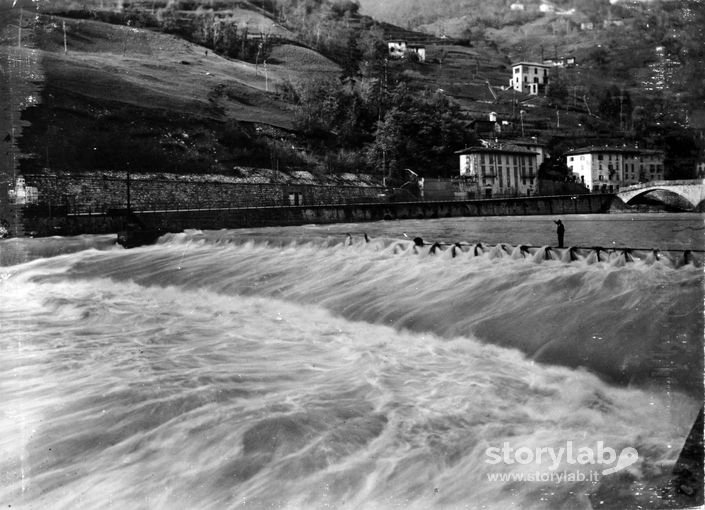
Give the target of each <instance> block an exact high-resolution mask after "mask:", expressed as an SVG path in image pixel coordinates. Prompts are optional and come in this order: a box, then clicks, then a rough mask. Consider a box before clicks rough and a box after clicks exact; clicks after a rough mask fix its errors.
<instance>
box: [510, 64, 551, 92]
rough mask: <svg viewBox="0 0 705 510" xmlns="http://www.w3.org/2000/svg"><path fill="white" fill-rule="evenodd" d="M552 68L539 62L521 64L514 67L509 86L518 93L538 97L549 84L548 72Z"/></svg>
mask: <svg viewBox="0 0 705 510" xmlns="http://www.w3.org/2000/svg"><path fill="white" fill-rule="evenodd" d="M551 67H552V66H548V65H545V64H539V63H538V62H519V63H517V64H514V65H513V66H512V79H511V80H510V81H509V85H510V86H511V87H512V88H513V89H514V90H516V91H517V92H523V93H525V94H532V95H537V94H539V93H540V92H543V90H544V88H545V87H546V84H547V83H548V71H549V69H550V68H551Z"/></svg>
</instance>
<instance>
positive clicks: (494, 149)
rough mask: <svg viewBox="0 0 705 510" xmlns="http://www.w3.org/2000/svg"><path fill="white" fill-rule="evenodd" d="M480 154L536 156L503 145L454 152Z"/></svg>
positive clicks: (523, 150) (531, 152) (514, 146)
mask: <svg viewBox="0 0 705 510" xmlns="http://www.w3.org/2000/svg"><path fill="white" fill-rule="evenodd" d="M480 152H484V153H488V154H497V153H502V154H527V155H529V156H536V153H535V152H533V151H530V150H526V149H522V148H521V147H517V146H516V145H510V144H505V145H499V146H494V147H479V146H478V147H467V148H465V149H463V150H459V151H455V153H456V154H461V155H462V154H477V153H480Z"/></svg>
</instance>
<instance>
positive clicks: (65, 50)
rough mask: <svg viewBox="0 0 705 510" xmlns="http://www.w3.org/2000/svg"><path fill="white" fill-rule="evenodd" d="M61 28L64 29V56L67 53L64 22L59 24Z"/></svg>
mask: <svg viewBox="0 0 705 510" xmlns="http://www.w3.org/2000/svg"><path fill="white" fill-rule="evenodd" d="M61 27H62V28H63V29H64V54H66V53H68V52H69V49H68V46H67V44H66V21H62V22H61ZM123 54H124V52H123Z"/></svg>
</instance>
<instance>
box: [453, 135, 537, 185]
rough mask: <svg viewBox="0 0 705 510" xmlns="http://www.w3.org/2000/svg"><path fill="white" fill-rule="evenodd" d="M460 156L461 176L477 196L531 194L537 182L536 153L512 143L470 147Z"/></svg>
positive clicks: (463, 183) (463, 182) (464, 183)
mask: <svg viewBox="0 0 705 510" xmlns="http://www.w3.org/2000/svg"><path fill="white" fill-rule="evenodd" d="M456 154H458V155H459V156H460V177H461V178H462V181H461V182H462V186H463V188H464V190H465V191H467V192H469V193H471V194H472V195H474V196H478V197H479V196H482V197H486V198H490V197H492V196H494V195H504V196H508V195H509V196H521V195H532V194H533V193H534V190H535V189H536V184H537V181H536V179H537V173H538V164H537V154H536V153H535V152H532V151H529V150H526V149H522V148H520V147H517V146H513V145H504V146H497V147H470V148H468V149H464V150H461V151H458V152H456Z"/></svg>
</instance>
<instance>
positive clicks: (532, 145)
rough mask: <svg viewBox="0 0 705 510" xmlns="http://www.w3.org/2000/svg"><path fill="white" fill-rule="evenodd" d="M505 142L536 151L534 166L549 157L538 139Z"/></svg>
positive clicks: (539, 164)
mask: <svg viewBox="0 0 705 510" xmlns="http://www.w3.org/2000/svg"><path fill="white" fill-rule="evenodd" d="M506 143H507V144H509V145H515V146H517V147H519V148H520V149H525V150H527V151H531V152H534V153H536V167H537V168H538V167H540V166H541V163H543V162H544V161H545V160H546V159H548V158H549V156H550V155H549V154H548V149H547V147H546V146H545V145H544V144H542V143H539V141H538V140H537V139H536V137H534V138H527V139H518V140H507V141H506Z"/></svg>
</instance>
